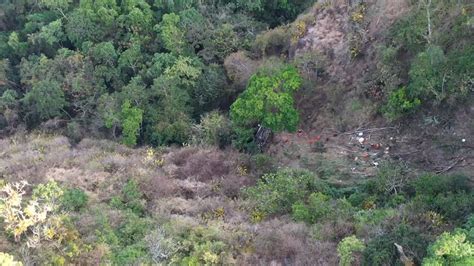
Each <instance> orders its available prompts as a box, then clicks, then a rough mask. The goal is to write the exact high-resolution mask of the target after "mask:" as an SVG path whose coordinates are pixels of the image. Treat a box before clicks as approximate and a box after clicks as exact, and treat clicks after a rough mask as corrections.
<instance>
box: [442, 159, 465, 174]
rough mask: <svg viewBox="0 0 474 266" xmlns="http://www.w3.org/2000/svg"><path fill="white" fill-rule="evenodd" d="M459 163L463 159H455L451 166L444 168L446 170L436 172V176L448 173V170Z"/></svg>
mask: <svg viewBox="0 0 474 266" xmlns="http://www.w3.org/2000/svg"><path fill="white" fill-rule="evenodd" d="M461 161H464V157H459V158H457V159H456V160H454V162H453V163H452V164H451V165H449V166H448V167H446V168H444V169H442V170H439V171H437V172H436V173H437V174H443V173H446V172H448V171H449V170H451V169H453V168H454V167H455V166H456V165H457V164H458V163H459V162H461Z"/></svg>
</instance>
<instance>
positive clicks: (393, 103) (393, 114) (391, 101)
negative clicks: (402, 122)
mask: <svg viewBox="0 0 474 266" xmlns="http://www.w3.org/2000/svg"><path fill="white" fill-rule="evenodd" d="M420 105H421V100H420V99H419V98H416V97H414V98H413V97H410V96H409V95H408V93H407V88H406V87H402V88H399V89H397V90H395V91H393V92H391V93H390V95H389V96H388V102H387V103H386V104H385V106H384V107H383V108H382V112H383V113H384V115H385V117H387V118H388V119H389V120H396V119H398V118H400V117H402V116H404V115H406V114H409V113H412V112H414V111H415V110H416V108H418V106H420Z"/></svg>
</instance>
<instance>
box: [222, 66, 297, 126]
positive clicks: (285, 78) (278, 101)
mask: <svg viewBox="0 0 474 266" xmlns="http://www.w3.org/2000/svg"><path fill="white" fill-rule="evenodd" d="M301 82H302V79H301V77H300V75H299V74H298V72H297V70H296V68H294V67H287V68H285V69H283V70H281V71H279V72H278V73H276V74H273V75H264V74H261V73H259V74H256V75H254V76H253V77H252V78H251V79H250V81H249V85H248V87H247V89H246V90H245V91H244V92H243V93H242V94H241V95H240V96H239V98H238V99H237V100H236V101H235V102H234V103H233V104H232V106H231V110H230V116H231V119H232V121H233V122H234V123H235V125H237V126H238V127H246V128H249V127H253V126H255V125H256V124H257V123H261V124H262V125H263V126H265V127H268V128H271V129H272V130H274V131H277V132H279V131H283V130H289V131H295V130H296V127H297V126H298V121H299V117H298V112H297V110H296V109H295V107H294V99H293V93H294V92H295V91H296V90H298V89H299V87H300V86H301Z"/></svg>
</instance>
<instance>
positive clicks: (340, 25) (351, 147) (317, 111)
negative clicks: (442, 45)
mask: <svg viewBox="0 0 474 266" xmlns="http://www.w3.org/2000/svg"><path fill="white" fill-rule="evenodd" d="M415 8H418V9H419V8H423V6H418V7H417V6H413V5H411V4H410V3H409V2H408V1H405V0H397V1H366V2H365V3H363V4H353V5H352V6H348V5H344V4H337V3H335V4H332V5H331V4H316V5H315V6H314V7H313V8H312V9H311V10H310V11H308V12H307V13H305V14H303V15H301V16H300V17H299V18H298V19H297V20H296V21H295V22H294V23H293V24H292V25H290V26H288V27H287V31H289V32H294V31H295V29H297V30H299V31H297V33H296V35H295V34H293V41H292V42H291V44H289V46H288V49H287V50H284V51H287V52H288V56H289V59H290V61H292V62H293V63H295V64H296V65H298V66H299V69H300V71H301V72H302V73H303V75H304V76H305V77H306V79H307V80H308V82H307V83H306V85H305V86H304V88H303V89H302V90H301V91H300V92H299V94H298V95H297V107H298V110H299V111H300V114H301V116H300V117H301V129H300V131H299V132H298V133H296V134H286V133H285V134H280V135H278V136H277V137H276V139H275V143H274V145H273V146H272V147H271V148H270V151H269V152H270V153H272V154H278V155H277V156H279V157H280V158H281V159H280V160H281V161H283V162H284V161H287V163H288V164H290V165H293V166H298V167H303V168H307V167H306V165H305V164H306V163H304V162H305V161H314V160H317V159H314V158H315V157H322V158H324V159H327V160H336V161H340V162H341V163H340V164H339V165H340V167H339V168H342V169H343V171H344V172H347V173H349V174H348V175H351V174H350V173H352V174H353V175H355V176H358V174H362V175H363V176H372V175H373V173H374V170H375V169H376V168H377V166H378V165H380V164H381V163H382V162H383V161H387V160H396V161H398V160H401V161H403V162H406V163H408V164H410V165H411V166H413V167H414V168H415V169H419V170H421V171H431V172H438V173H444V172H447V171H451V170H457V171H460V172H464V173H467V174H469V173H473V172H474V149H473V144H472V143H473V142H472V141H473V140H472V139H471V136H473V135H474V123H473V122H472V117H473V115H474V107H473V106H472V104H469V102H467V104H460V105H457V106H456V107H449V108H442V107H441V108H440V106H434V107H428V108H425V109H423V110H421V111H419V112H418V113H417V114H415V115H412V116H407V117H405V118H403V119H398V120H396V121H388V120H387V119H385V118H384V117H383V116H382V115H381V110H382V108H383V105H384V104H385V102H386V101H387V97H388V95H389V93H390V90H391V87H390V86H392V85H391V82H392V83H393V84H395V85H396V86H400V84H401V85H403V84H407V83H409V81H410V80H409V78H408V77H407V75H408V69H409V67H410V64H411V63H412V61H413V55H412V52H411V51H406V50H403V49H401V50H400V51H399V52H398V55H397V59H396V60H394V61H392V62H389V63H390V64H392V66H390V67H395V68H399V69H402V70H400V71H398V72H396V73H395V72H393V73H392V72H391V71H389V70H387V69H388V67H387V65H386V64H385V63H384V62H383V58H382V54H383V52H382V48H383V47H386V46H387V45H390V42H391V39H390V38H393V37H391V34H392V33H391V32H393V31H394V29H393V28H394V27H395V26H394V25H395V24H396V23H400V21H402V20H403V19H404V18H405V17H409V16H411V15H412V14H413V12H415V11H414V10H413V9H415ZM440 23H441V22H440ZM443 23H445V24H449V23H452V22H450V20H448V19H447V22H446V21H443ZM440 27H441V26H440ZM280 30H281V29H275V30H274V32H275V33H274V34H277V32H278V31H280ZM267 34H270V33H267ZM406 34H410V33H406ZM392 35H393V34H392ZM448 51H449V50H448ZM466 67H467V66H466ZM403 69H405V70H403ZM394 73H395V74H394ZM444 105H446V104H444ZM337 182H342V180H337Z"/></svg>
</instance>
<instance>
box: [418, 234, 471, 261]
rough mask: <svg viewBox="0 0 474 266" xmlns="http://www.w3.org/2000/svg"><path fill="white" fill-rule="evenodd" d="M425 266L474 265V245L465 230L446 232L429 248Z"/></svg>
mask: <svg viewBox="0 0 474 266" xmlns="http://www.w3.org/2000/svg"><path fill="white" fill-rule="evenodd" d="M423 265H424V266H435V265H460V266H461V265H474V243H473V242H471V241H469V240H468V239H467V235H466V232H465V231H463V230H457V231H455V232H454V233H449V232H444V233H443V234H441V236H439V237H438V238H437V239H436V241H435V242H434V243H433V244H431V245H430V246H429V248H428V256H427V257H426V258H425V259H424V260H423Z"/></svg>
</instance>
